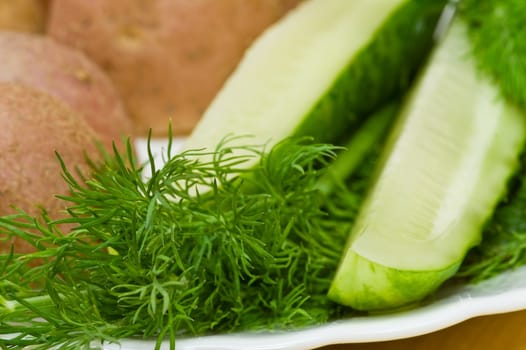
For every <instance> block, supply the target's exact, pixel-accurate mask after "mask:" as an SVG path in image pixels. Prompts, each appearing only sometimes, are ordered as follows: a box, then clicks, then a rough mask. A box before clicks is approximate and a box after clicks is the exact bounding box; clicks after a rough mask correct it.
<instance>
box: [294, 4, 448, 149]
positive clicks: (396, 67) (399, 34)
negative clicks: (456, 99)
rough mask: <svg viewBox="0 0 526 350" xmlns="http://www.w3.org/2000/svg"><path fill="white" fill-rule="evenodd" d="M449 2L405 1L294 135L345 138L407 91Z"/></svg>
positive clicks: (319, 101)
mask: <svg viewBox="0 0 526 350" xmlns="http://www.w3.org/2000/svg"><path fill="white" fill-rule="evenodd" d="M445 3H446V1H444V0H410V1H406V2H405V3H403V4H402V5H401V6H400V7H399V8H398V9H397V10H395V12H394V13H393V14H392V15H391V16H390V17H389V18H388V19H387V20H386V22H385V23H384V25H383V26H382V27H381V28H379V29H378V30H377V34H376V35H375V37H374V38H373V40H372V41H371V42H370V43H369V44H368V45H367V46H366V47H364V48H363V49H361V50H360V52H358V53H357V55H356V56H355V57H353V58H351V61H350V62H349V64H348V66H347V67H346V68H345V69H344V70H343V71H342V73H341V75H340V76H339V77H338V78H337V80H336V81H335V82H334V84H333V86H332V87H331V89H330V90H329V91H327V93H326V94H325V95H324V96H322V97H321V98H320V99H319V100H318V102H316V104H315V105H314V106H313V108H312V109H311V111H310V113H309V114H308V116H307V117H306V118H304V122H303V123H301V124H300V125H299V126H298V128H297V129H296V130H295V133H294V134H295V135H297V136H304V135H308V136H314V137H316V138H317V139H318V140H319V141H322V142H340V141H341V139H342V138H344V139H345V135H346V134H348V132H349V130H352V129H354V127H355V126H356V125H357V124H358V123H360V122H361V121H362V120H363V119H364V118H366V117H367V116H368V115H370V114H371V113H373V112H374V111H376V110H378V108H379V107H381V106H383V105H385V104H386V103H388V102H389V101H390V100H392V99H393V97H396V96H398V95H400V94H402V93H403V92H404V91H405V90H407V89H408V87H409V86H410V84H411V82H412V80H413V77H414V76H415V74H416V73H417V71H418V69H419V68H420V66H421V65H422V64H423V62H424V61H425V60H426V58H427V56H428V54H429V52H430V50H431V48H432V46H433V33H434V30H435V26H436V23H437V21H438V18H439V17H440V14H441V11H442V9H443V8H444V5H445Z"/></svg>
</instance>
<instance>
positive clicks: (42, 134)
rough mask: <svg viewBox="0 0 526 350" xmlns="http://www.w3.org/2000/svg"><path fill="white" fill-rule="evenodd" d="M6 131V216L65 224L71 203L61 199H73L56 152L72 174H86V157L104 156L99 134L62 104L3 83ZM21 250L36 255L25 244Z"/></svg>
mask: <svg viewBox="0 0 526 350" xmlns="http://www.w3.org/2000/svg"><path fill="white" fill-rule="evenodd" d="M0 125H2V127H1V128H0V215H7V214H12V213H14V212H15V209H14V208H13V206H14V207H16V208H20V209H22V210H25V211H26V212H28V213H30V214H32V215H38V214H39V213H40V210H41V209H40V207H42V208H45V209H46V210H48V212H49V215H50V217H52V218H60V217H61V216H62V214H63V213H64V209H65V206H66V204H67V203H66V202H64V201H62V200H59V199H57V198H56V197H55V195H57V194H62V195H64V194H67V193H68V186H67V184H66V182H65V181H64V180H63V179H62V176H61V167H60V164H59V162H58V159H57V157H56V155H55V151H56V152H58V153H59V154H60V155H61V157H62V158H63V159H64V162H65V163H66V165H67V166H68V168H69V169H75V168H79V169H83V170H84V171H86V170H87V169H88V165H87V163H86V161H85V159H86V158H85V154H87V155H90V157H91V158H93V159H97V157H98V155H99V152H98V150H97V147H96V145H95V139H96V137H97V135H96V133H95V131H93V129H92V128H91V127H90V126H89V125H88V124H87V123H86V122H85V121H84V119H83V118H82V117H81V116H80V115H78V114H76V113H75V112H74V111H73V110H72V109H71V108H69V107H68V106H67V105H66V104H64V103H62V102H61V101H60V100H58V99H57V98H55V97H52V96H51V95H48V94H46V93H44V92H42V91H39V90H35V89H33V88H30V87H28V86H24V85H20V84H14V83H0ZM15 248H16V251H17V252H27V251H31V250H32V249H31V247H30V246H29V245H28V244H27V243H24V242H22V241H16V242H15ZM6 249H7V244H6V242H2V241H0V250H4V251H5V250H6Z"/></svg>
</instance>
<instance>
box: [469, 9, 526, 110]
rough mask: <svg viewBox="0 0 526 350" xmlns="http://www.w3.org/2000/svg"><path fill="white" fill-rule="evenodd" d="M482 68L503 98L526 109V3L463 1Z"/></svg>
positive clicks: (474, 53)
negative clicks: (495, 84)
mask: <svg viewBox="0 0 526 350" xmlns="http://www.w3.org/2000/svg"><path fill="white" fill-rule="evenodd" d="M459 12H460V16H461V17H462V18H463V19H464V20H465V21H466V23H467V24H468V28H469V35H470V39H471V44H472V47H473V52H472V54H473V57H474V58H475V60H476V62H477V64H478V67H479V69H480V70H481V71H482V72H483V73H484V74H487V75H488V76H489V77H491V78H492V79H493V80H494V81H495V82H496V83H497V84H498V86H499V88H500V90H501V93H502V95H503V96H504V97H505V98H506V99H508V100H509V101H511V102H514V103H515V104H517V105H518V106H519V107H520V108H521V109H522V110H526V59H525V57H526V40H524V38H525V37H526V26H525V25H524V23H526V2H525V1H523V0H462V1H460V4H459Z"/></svg>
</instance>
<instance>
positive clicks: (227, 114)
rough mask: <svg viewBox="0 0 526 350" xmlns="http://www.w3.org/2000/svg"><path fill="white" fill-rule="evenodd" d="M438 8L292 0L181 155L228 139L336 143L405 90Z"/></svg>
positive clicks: (435, 0)
mask: <svg viewBox="0 0 526 350" xmlns="http://www.w3.org/2000/svg"><path fill="white" fill-rule="evenodd" d="M443 3H444V1H441V0H423V1H409V0H375V1H370V0H329V1H328V0H308V1H304V2H302V4H300V5H299V6H298V7H297V8H296V9H294V10H293V11H291V12H290V13H289V14H288V15H287V16H286V17H285V18H283V19H282V20H280V21H278V22H277V23H276V24H275V25H273V26H272V27H271V28H269V29H268V30H267V31H266V32H265V33H263V35H261V36H260V37H259V38H258V39H257V40H256V41H255V42H254V44H253V45H252V46H251V47H250V48H249V50H248V51H247V52H246V54H245V57H244V58H243V60H242V61H241V62H240V64H239V65H238V67H237V69H236V70H235V71H234V72H233V74H232V75H231V77H230V78H229V79H228V80H227V82H226V83H225V85H224V86H223V88H222V89H221V90H220V91H219V93H218V95H217V96H216V98H215V99H214V100H213V101H212V103H211V105H210V106H209V107H208V109H207V110H206V111H205V113H204V115H203V117H202V118H201V120H200V122H199V123H198V124H197V126H196V127H195V129H194V130H193V132H192V133H191V134H190V135H189V137H188V138H187V140H186V142H185V145H184V148H185V149H196V148H212V149H213V148H215V147H216V146H217V145H218V144H219V143H220V142H221V141H222V140H223V139H224V138H225V136H227V135H229V134H234V135H235V136H242V135H245V136H250V137H251V138H250V142H251V143H253V144H258V145H262V144H267V145H268V147H271V146H272V145H274V144H275V143H277V142H279V141H281V140H282V139H284V138H286V137H290V136H305V135H308V136H312V137H314V138H315V139H316V140H317V141H321V142H334V140H336V139H338V137H343V135H344V134H345V132H346V131H347V130H348V128H349V127H350V125H352V124H353V123H355V122H358V120H359V119H360V117H361V116H365V115H369V114H370V113H371V112H372V111H373V110H375V109H376V108H377V107H379V106H380V105H382V104H384V103H385V102H387V101H388V100H390V99H391V97H392V96H393V95H396V94H397V93H399V91H400V89H401V88H402V87H403V86H404V84H406V85H408V84H409V83H408V80H409V77H410V76H411V74H412V73H413V72H414V71H415V70H416V68H417V67H418V66H419V65H420V63H421V62H422V61H423V59H424V57H425V56H426V54H427V53H428V51H429V47H430V46H431V37H432V29H433V28H434V26H435V24H436V21H437V19H438V16H439V13H440V10H441V8H442V6H441V5H440V4H442V5H443ZM365 85H367V86H368V87H369V88H368V89H363V88H362V87H363V86H365ZM237 142H239V143H240V144H242V143H246V140H243V139H240V140H237ZM231 144H233V145H235V144H236V142H235V141H234V142H233V143H231Z"/></svg>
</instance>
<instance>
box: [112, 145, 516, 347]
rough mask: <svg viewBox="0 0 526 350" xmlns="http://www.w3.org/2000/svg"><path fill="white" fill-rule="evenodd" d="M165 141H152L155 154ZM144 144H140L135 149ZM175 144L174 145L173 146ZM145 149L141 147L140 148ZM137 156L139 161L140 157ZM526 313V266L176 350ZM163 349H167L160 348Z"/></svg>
mask: <svg viewBox="0 0 526 350" xmlns="http://www.w3.org/2000/svg"><path fill="white" fill-rule="evenodd" d="M163 144H164V143H163V142H153V143H152V148H153V150H154V153H156V154H159V150H160V149H161V148H162V146H163ZM143 146H144V143H143V142H142V141H139V143H138V149H139V150H140V149H141V148H143ZM176 146H177V144H176ZM143 149H144V148H143ZM143 156H144V155H141V152H139V157H143ZM521 309H526V267H524V268H521V269H517V270H514V271H509V272H506V273H503V274H501V275H499V276H497V277H495V278H493V279H490V280H487V281H484V282H481V283H479V284H476V285H463V286H450V287H444V288H442V289H441V290H440V291H439V292H438V293H437V295H436V296H435V297H434V298H433V300H432V301H430V302H428V303H426V304H425V305H423V306H420V307H418V308H413V309H410V310H405V311H400V312H397V313H390V314H382V315H373V316H362V317H353V318H349V319H342V320H338V321H334V322H329V323H327V324H324V325H320V326H316V327H311V328H306V329H302V330H296V331H283V332H273V333H264V332H263V333H261V332H259V333H236V334H227V335H214V336H206V337H196V338H188V339H181V340H179V341H178V343H177V349H178V350H245V349H251V350H300V349H312V348H316V347H321V346H325V345H331V344H341V343H362V342H375V341H385V340H393V339H400V338H407V337H412V336H417V335H421V334H425V333H429V332H433V331H437V330H440V329H443V328H446V327H449V326H452V325H454V324H457V323H459V322H462V321H464V320H466V319H469V318H472V317H475V316H482V315H490V314H498V313H506V312H511V311H516V310H521ZM153 345H154V343H153V342H151V341H142V340H126V339H125V340H122V341H121V345H120V347H119V346H117V345H107V346H106V347H105V348H104V349H105V350H106V349H107V350H115V349H121V350H149V349H153ZM162 349H163V350H165V349H169V345H168V344H167V343H166V344H163V347H162Z"/></svg>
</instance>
